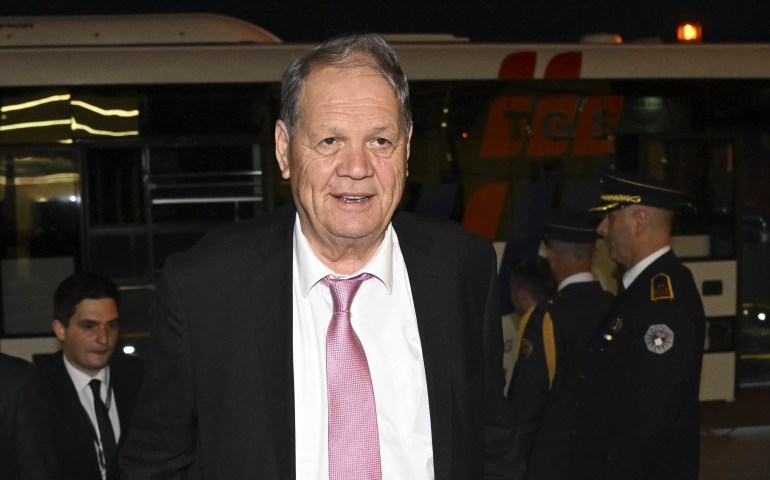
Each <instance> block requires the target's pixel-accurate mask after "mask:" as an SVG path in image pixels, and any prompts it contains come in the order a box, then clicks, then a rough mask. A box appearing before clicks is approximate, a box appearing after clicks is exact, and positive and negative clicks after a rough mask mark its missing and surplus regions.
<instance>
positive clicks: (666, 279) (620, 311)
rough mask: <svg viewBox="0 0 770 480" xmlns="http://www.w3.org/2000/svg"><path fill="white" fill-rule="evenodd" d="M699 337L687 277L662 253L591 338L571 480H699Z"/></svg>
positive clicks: (700, 321) (701, 330)
mask: <svg viewBox="0 0 770 480" xmlns="http://www.w3.org/2000/svg"><path fill="white" fill-rule="evenodd" d="M704 336H705V317H704V312H703V304H702V302H701V298H700V295H699V293H698V290H697V288H696V286H695V283H694V281H693V277H692V274H691V273H690V271H689V270H688V269H687V268H686V267H684V266H683V265H682V264H681V262H680V261H679V260H678V259H677V258H676V256H675V255H674V253H673V252H671V251H669V252H668V253H666V254H664V255H663V256H662V257H660V258H658V259H657V260H655V261H654V262H653V263H652V264H651V265H649V266H648V267H647V268H646V269H645V270H644V271H643V272H642V273H641V274H640V275H639V276H638V277H637V278H636V279H635V280H634V281H633V283H632V284H631V285H630V286H629V287H628V289H627V290H626V291H625V292H621V293H619V294H618V297H617V299H616V301H615V305H614V307H613V310H612V311H611V312H610V315H609V316H608V317H607V319H606V320H605V322H603V324H602V325H601V327H600V330H598V331H597V335H595V336H594V337H593V339H592V340H591V342H590V344H589V350H588V352H587V356H586V360H585V364H584V372H583V375H584V378H585V380H584V382H583V386H582V387H583V388H582V393H583V395H582V400H581V402H580V408H579V413H578V415H577V417H576V427H575V431H576V432H575V437H574V440H575V443H574V445H575V449H574V450H573V454H574V455H573V463H572V469H573V472H572V473H573V474H574V478H584V479H591V480H602V479H618V480H620V479H622V480H635V479H672V480H673V479H677V480H689V479H693V480H695V479H697V478H698V466H699V445H700V436H699V435H700V433H699V418H698V392H699V385H700V371H701V361H702V356H703V344H704Z"/></svg>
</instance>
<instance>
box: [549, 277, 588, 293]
mask: <svg viewBox="0 0 770 480" xmlns="http://www.w3.org/2000/svg"><path fill="white" fill-rule="evenodd" d="M593 281H594V276H593V274H592V273H591V272H579V273H575V274H572V275H570V276H569V277H567V278H565V279H564V280H562V281H561V283H560V284H559V288H558V289H557V291H559V292H560V291H562V290H563V289H564V287H566V286H567V285H572V284H573V283H582V282H593Z"/></svg>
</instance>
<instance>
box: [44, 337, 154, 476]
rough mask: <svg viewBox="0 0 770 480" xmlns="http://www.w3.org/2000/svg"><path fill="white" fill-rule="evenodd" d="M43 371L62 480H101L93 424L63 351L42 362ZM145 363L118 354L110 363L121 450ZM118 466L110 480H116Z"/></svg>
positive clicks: (114, 466) (113, 469)
mask: <svg viewBox="0 0 770 480" xmlns="http://www.w3.org/2000/svg"><path fill="white" fill-rule="evenodd" d="M40 370H41V372H42V374H43V378H44V380H45V382H46V384H47V387H48V389H49V390H50V395H51V405H50V408H51V410H52V411H53V413H54V423H55V448H56V453H57V454H58V458H59V467H60V469H61V478H62V480H101V478H102V475H101V472H100V470H99V459H98V458H97V455H96V449H95V447H94V439H93V433H92V430H91V427H92V424H91V420H90V419H89V418H88V414H87V413H86V411H85V409H84V408H83V405H82V404H81V403H80V398H79V397H78V393H77V391H75V385H74V384H73V383H72V379H71V378H70V376H69V373H67V369H66V367H65V366H64V359H63V354H62V351H61V350H60V351H58V352H57V353H55V354H53V355H51V356H49V357H48V358H45V359H44V360H43V361H41V362H40ZM142 372H143V362H142V360H141V359H140V358H138V357H132V356H129V355H124V354H121V353H120V352H115V353H114V354H113V356H112V358H111V359H110V383H111V384H112V388H113V395H115V402H116V403H115V404H116V406H117V408H118V417H119V420H120V431H121V435H120V440H119V442H118V450H120V448H121V446H122V444H123V443H125V439H126V434H127V432H128V426H129V423H130V420H131V414H132V412H133V410H134V407H135V406H136V399H137V395H138V392H139V387H140V385H141V383H142ZM117 470H118V469H117V465H113V466H111V468H110V469H109V472H108V476H107V478H108V479H116V478H117Z"/></svg>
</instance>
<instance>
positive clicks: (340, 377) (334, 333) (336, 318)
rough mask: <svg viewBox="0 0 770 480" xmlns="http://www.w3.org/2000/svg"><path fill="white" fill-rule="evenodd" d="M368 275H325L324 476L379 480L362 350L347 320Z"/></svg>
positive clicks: (377, 442)
mask: <svg viewBox="0 0 770 480" xmlns="http://www.w3.org/2000/svg"><path fill="white" fill-rule="evenodd" d="M370 278H372V276H371V275H369V274H366V273H364V274H361V275H359V276H357V277H353V278H346V279H334V278H331V277H326V278H324V279H323V280H321V283H323V284H324V285H326V286H327V287H329V290H330V291H331V294H332V300H333V301H334V313H333V314H332V320H331V323H330V324H329V330H328V332H327V334H326V378H327V383H328V396H329V479H330V480H380V479H381V478H382V471H381V468H380V440H379V435H378V433H377V409H376V406H375V403H374V390H373V389H372V378H371V376H370V375H369V364H368V362H367V361H366V353H365V352H364V348H363V346H362V345H361V341H360V340H359V339H358V336H357V335H356V332H354V331H353V327H352V326H351V325H350V305H351V303H353V297H354V296H355V295H356V292H357V291H358V288H359V287H360V286H361V284H362V283H363V282H364V281H365V280H368V279H370Z"/></svg>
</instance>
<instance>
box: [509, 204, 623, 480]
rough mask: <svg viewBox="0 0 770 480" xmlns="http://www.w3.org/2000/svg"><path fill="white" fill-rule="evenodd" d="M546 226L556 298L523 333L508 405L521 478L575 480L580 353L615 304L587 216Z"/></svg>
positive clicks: (548, 220)
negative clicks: (572, 460) (602, 277)
mask: <svg viewBox="0 0 770 480" xmlns="http://www.w3.org/2000/svg"><path fill="white" fill-rule="evenodd" d="M543 224H544V227H545V228H544V231H545V243H546V252H547V255H548V263H549V266H550V269H551V272H552V273H553V276H554V278H555V279H556V282H557V284H558V287H557V292H556V295H554V296H553V297H551V298H550V299H548V300H546V301H544V302H542V303H540V304H539V305H538V307H537V308H536V310H535V313H533V314H532V315H531V316H530V317H529V319H528V321H527V324H526V327H525V328H523V332H522V340H521V348H520V349H519V358H518V360H517V361H516V367H515V369H514V371H513V378H512V381H511V382H512V383H511V387H510V388H509V391H508V398H509V399H510V400H511V401H512V402H513V407H514V410H515V418H516V439H517V442H516V456H517V468H516V471H517V478H522V479H523V478H526V479H528V480H535V479H542V480H560V479H568V478H570V477H569V465H568V463H567V460H568V459H569V456H570V448H571V440H572V423H573V416H574V412H575V402H576V400H577V397H578V395H579V382H580V380H579V377H578V375H579V374H580V371H581V362H582V359H583V353H584V351H585V348H586V344H587V343H588V340H589V339H590V338H591V335H593V333H594V331H595V330H596V328H597V327H598V326H599V324H600V323H601V322H602V320H603V319H604V317H605V316H606V315H607V313H608V312H609V310H610V307H611V306H612V301H613V297H612V295H611V294H610V293H608V292H606V291H605V290H604V289H603V288H602V286H601V284H600V283H599V282H598V281H597V280H595V279H594V277H593V274H592V273H591V267H592V265H593V259H594V252H595V244H596V239H597V235H596V231H595V229H596V222H593V221H592V219H591V217H590V216H589V214H588V213H587V212H583V211H579V210H571V209H567V208H560V209H552V210H549V211H548V212H546V215H545V217H544V218H543Z"/></svg>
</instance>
